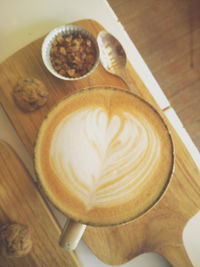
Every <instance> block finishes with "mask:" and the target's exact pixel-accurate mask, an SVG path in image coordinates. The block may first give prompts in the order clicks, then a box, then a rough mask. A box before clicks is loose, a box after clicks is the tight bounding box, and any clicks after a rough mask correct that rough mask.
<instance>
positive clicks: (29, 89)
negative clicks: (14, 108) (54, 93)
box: [13, 78, 48, 111]
mask: <svg viewBox="0 0 200 267" xmlns="http://www.w3.org/2000/svg"><path fill="white" fill-rule="evenodd" d="M13 97H14V99H15V102H16V103H17V105H18V106H19V107H20V108H21V109H23V110H24V111H34V110H36V109H38V108H40V107H41V106H43V105H44V104H45V103H46V102H47V98H48V91H47V89H46V87H45V85H44V84H43V83H42V82H41V81H40V80H38V79H35V78H26V79H20V80H19V81H18V83H17V85H16V87H15V88H14V89H13Z"/></svg>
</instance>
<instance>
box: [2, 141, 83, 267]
mask: <svg viewBox="0 0 200 267" xmlns="http://www.w3.org/2000/svg"><path fill="white" fill-rule="evenodd" d="M10 222H16V223H22V224H25V225H27V226H28V227H29V229H30V232H31V237H32V242H33V246H32V249H31V251H30V253H29V254H28V255H26V256H24V257H21V258H12V259H11V258H6V257H3V256H2V255H0V267H16V266H19V267H22V266H26V267H33V266H34V267H35V266H38V267H39V266H60V267H63V266H69V267H81V264H80V263H79V261H78V259H77V257H76V255H75V253H74V252H68V251H65V250H63V249H62V248H61V247H59V245H58V240H59V235H60V229H59V227H58V225H57V224H56V223H55V219H54V218H53V216H52V214H51V213H50V210H49V209H48V208H47V205H46V203H45V202H44V200H43V198H42V197H41V195H40V194H39V192H38V190H37V188H36V186H35V185H34V182H33V179H32V178H31V177H30V175H29V173H28V172H27V170H26V169H25V167H24V165H23V164H22V162H21V161H20V159H19V158H18V156H17V155H16V154H15V152H14V151H13V150H12V149H11V147H10V146H9V145H8V144H6V143H5V142H2V141H0V225H3V224H6V223H10Z"/></svg>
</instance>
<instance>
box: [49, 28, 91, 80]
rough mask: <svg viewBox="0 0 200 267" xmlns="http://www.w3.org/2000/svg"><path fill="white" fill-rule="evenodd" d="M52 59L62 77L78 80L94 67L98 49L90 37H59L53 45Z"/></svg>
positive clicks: (76, 35) (78, 34)
mask: <svg viewBox="0 0 200 267" xmlns="http://www.w3.org/2000/svg"><path fill="white" fill-rule="evenodd" d="M50 59H51V64H52V66H53V68H54V69H55V70H56V71H57V72H58V73H59V74H60V75H62V76H65V77H70V78H78V77H81V76H83V75H84V74H86V73H87V72H88V71H90V70H91V68H92V67H93V65H94V63H95V60H96V48H95V46H94V44H93V42H92V41H91V40H90V39H89V38H88V37H85V36H82V35H81V34H80V33H76V34H70V35H64V36H62V35H58V36H57V37H56V39H55V40H54V42H53V44H52V47H51V50H50Z"/></svg>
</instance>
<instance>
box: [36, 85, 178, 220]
mask: <svg viewBox="0 0 200 267" xmlns="http://www.w3.org/2000/svg"><path fill="white" fill-rule="evenodd" d="M35 158H36V160H35V163H36V170H37V173H38V176H39V179H40V181H41V184H42V186H43V188H44V190H45V191H46V193H47V196H48V197H49V199H50V200H52V202H53V203H54V204H55V205H56V206H57V207H58V208H59V209H60V210H61V211H63V212H64V213H65V214H67V215H69V216H70V217H71V218H72V219H75V220H78V221H81V222H83V223H90V224H96V225H111V224H118V223H122V222H126V221H128V220H130V219H132V218H135V217H137V216H138V215H140V214H142V213H143V212H145V211H146V210H147V209H148V208H149V207H151V206H152V205H153V204H154V203H155V202H156V200H157V199H158V198H159V197H160V196H161V194H162V192H163V191H164V189H165V187H166V185H167V183H168V180H169V177H170V175H171V171H172V164H173V149H172V142H171V138H170V135H169V133H168V130H167V128H166V126H165V124H164V122H163V120H162V119H161V117H160V116H159V115H158V113H157V112H155V111H154V109H152V107H151V106H150V105H148V104H147V103H146V102H144V101H143V100H141V99H140V98H138V97H136V96H134V95H132V94H130V93H127V92H123V91H121V90H118V89H101V88H99V89H97V88H96V89H93V90H85V91H81V92H79V93H76V94H74V95H72V96H70V97H68V98H66V99H65V100H64V101H62V102H61V103H60V104H59V105H58V106H57V107H56V108H54V109H53V110H52V111H51V112H50V114H49V115H48V117H47V119H46V120H45V121H44V122H43V124H42V127H41V129H40V133H39V136H38V140H37V145H36V157H35Z"/></svg>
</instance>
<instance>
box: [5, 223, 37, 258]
mask: <svg viewBox="0 0 200 267" xmlns="http://www.w3.org/2000/svg"><path fill="white" fill-rule="evenodd" d="M31 248H32V240H31V235H30V230H29V228H28V226H27V225H23V224H18V223H11V224H4V225H2V226H1V227H0V252H1V254H3V255H4V256H6V257H22V256H25V255H26V254H27V253H28V252H29V251H30V250H31Z"/></svg>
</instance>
